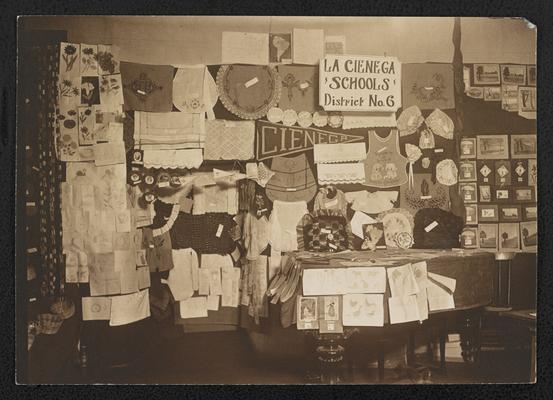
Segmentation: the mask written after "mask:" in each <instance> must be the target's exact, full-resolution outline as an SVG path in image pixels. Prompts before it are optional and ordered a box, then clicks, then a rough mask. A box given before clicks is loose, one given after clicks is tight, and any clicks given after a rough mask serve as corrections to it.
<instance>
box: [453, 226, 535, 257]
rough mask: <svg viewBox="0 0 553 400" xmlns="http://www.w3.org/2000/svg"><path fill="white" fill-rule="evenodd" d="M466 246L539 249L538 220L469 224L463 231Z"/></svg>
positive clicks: (484, 248) (497, 249)
mask: <svg viewBox="0 0 553 400" xmlns="http://www.w3.org/2000/svg"><path fill="white" fill-rule="evenodd" d="M461 242H462V246H463V247H464V248H479V249H482V250H489V251H510V252H515V251H520V250H522V251H537V248H538V225H537V221H525V222H502V223H499V224H478V225H477V226H467V227H465V229H463V232H462V233H461Z"/></svg>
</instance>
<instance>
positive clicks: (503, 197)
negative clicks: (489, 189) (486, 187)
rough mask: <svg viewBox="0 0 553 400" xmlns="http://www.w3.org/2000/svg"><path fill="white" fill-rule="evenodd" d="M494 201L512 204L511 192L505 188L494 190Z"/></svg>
mask: <svg viewBox="0 0 553 400" xmlns="http://www.w3.org/2000/svg"><path fill="white" fill-rule="evenodd" d="M493 201H497V202H500V203H506V202H508V203H510V202H511V190H510V189H509V188H504V187H500V188H498V187H496V188H494V195H493Z"/></svg>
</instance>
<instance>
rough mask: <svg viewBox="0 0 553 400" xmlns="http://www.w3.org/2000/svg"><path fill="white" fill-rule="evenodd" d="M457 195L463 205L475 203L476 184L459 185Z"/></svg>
mask: <svg viewBox="0 0 553 400" xmlns="http://www.w3.org/2000/svg"><path fill="white" fill-rule="evenodd" d="M459 194H460V195H461V198H462V199H463V201H464V202H465V203H476V201H477V199H476V183H462V184H460V185H459Z"/></svg>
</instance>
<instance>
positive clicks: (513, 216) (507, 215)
mask: <svg viewBox="0 0 553 400" xmlns="http://www.w3.org/2000/svg"><path fill="white" fill-rule="evenodd" d="M520 214H521V210H520V206H517V205H508V206H499V222H517V221H520Z"/></svg>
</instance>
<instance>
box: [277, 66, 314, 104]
mask: <svg viewBox="0 0 553 400" xmlns="http://www.w3.org/2000/svg"><path fill="white" fill-rule="evenodd" d="M278 74H279V75H280V77H281V79H282V95H281V97H280V101H279V107H280V108H281V109H283V110H288V109H292V110H294V111H296V112H301V111H308V112H310V113H312V112H315V111H316V110H317V108H319V107H318V101H319V67H318V66H311V65H306V66H299V65H279V66H278Z"/></svg>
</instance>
